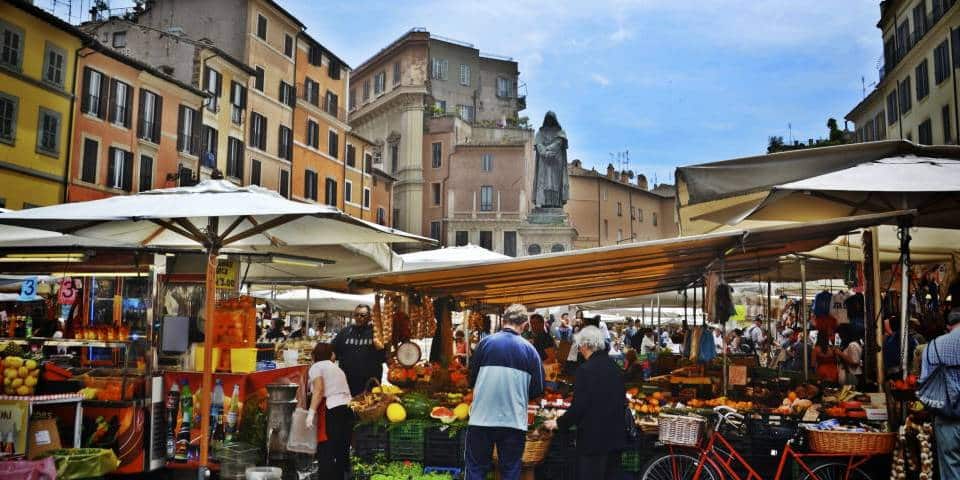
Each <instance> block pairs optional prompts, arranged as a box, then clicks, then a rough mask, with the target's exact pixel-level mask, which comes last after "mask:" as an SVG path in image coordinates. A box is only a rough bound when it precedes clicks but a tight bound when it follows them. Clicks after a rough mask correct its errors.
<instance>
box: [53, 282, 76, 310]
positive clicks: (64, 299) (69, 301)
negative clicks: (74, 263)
mask: <svg viewBox="0 0 960 480" xmlns="http://www.w3.org/2000/svg"><path fill="white" fill-rule="evenodd" d="M76 301H77V287H76V284H75V283H74V281H73V279H72V278H70V277H64V278H62V279H61V280H60V293H58V294H57V303H59V304H60V305H73V304H74V303H75V302H76Z"/></svg>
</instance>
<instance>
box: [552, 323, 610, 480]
mask: <svg viewBox="0 0 960 480" xmlns="http://www.w3.org/2000/svg"><path fill="white" fill-rule="evenodd" d="M577 345H578V348H579V349H580V354H581V355H583V357H584V358H586V362H584V363H583V364H582V365H580V367H579V368H578V369H577V372H576V380H575V382H574V387H573V388H574V390H573V403H571V404H570V409H569V410H567V411H566V413H564V414H563V415H561V416H560V417H558V418H557V419H556V420H551V421H548V422H547V423H546V426H547V428H559V429H563V430H567V429H569V428H570V427H571V426H574V425H576V427H577V478H578V479H582V480H598V479H612V478H618V477H617V473H618V470H619V465H620V452H621V451H622V450H623V448H624V447H625V446H626V440H627V437H626V424H625V423H624V422H625V420H624V409H625V408H626V403H625V402H626V392H625V388H624V385H623V378H622V377H621V372H620V369H619V368H617V365H616V364H615V363H613V360H611V359H610V357H609V356H608V355H607V352H606V351H605V348H606V338H605V337H604V335H603V331H601V330H600V329H599V328H597V327H595V326H587V327H585V328H584V329H583V330H581V331H580V333H579V334H578V336H577Z"/></svg>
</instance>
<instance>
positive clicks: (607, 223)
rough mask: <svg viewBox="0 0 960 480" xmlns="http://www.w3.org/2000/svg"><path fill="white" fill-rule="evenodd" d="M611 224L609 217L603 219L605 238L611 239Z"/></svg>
mask: <svg viewBox="0 0 960 480" xmlns="http://www.w3.org/2000/svg"><path fill="white" fill-rule="evenodd" d="M609 227H610V224H609V222H607V219H603V238H606V239H608V240H609V239H610V229H609Z"/></svg>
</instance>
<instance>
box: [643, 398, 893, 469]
mask: <svg viewBox="0 0 960 480" xmlns="http://www.w3.org/2000/svg"><path fill="white" fill-rule="evenodd" d="M713 410H714V412H716V413H717V416H718V419H717V423H716V426H715V427H714V429H713V431H712V433H711V434H710V435H709V436H708V437H707V439H706V442H705V443H704V442H703V441H701V442H700V445H697V446H696V447H681V446H668V448H667V452H666V453H664V454H663V455H660V456H659V457H656V458H654V459H653V460H651V461H650V462H649V463H648V464H647V466H646V468H645V469H644V471H643V475H641V477H640V478H641V479H642V480H727V479H729V480H765V478H764V477H763V476H761V475H760V474H759V473H757V471H756V470H755V469H754V468H753V466H751V465H750V463H749V462H747V461H746V460H744V458H743V457H742V456H741V455H740V453H739V452H737V449H736V448H735V447H734V446H733V445H732V444H731V443H730V441H728V440H727V439H726V438H725V437H724V436H723V434H722V433H721V429H722V428H723V427H724V426H729V427H730V428H734V429H738V430H741V431H742V430H743V420H744V418H743V415H740V414H739V413H737V412H736V411H735V410H734V409H732V408H730V407H725V406H721V407H716V408H714V409H713ZM791 442H792V441H791ZM791 442H787V444H786V446H785V447H784V449H783V452H782V453H781V454H780V461H779V464H778V466H777V474H776V476H775V477H774V480H780V479H781V478H782V475H783V473H784V471H785V468H786V467H787V460H788V459H791V460H793V461H794V462H796V464H797V467H798V471H799V477H798V478H797V480H871V477H870V475H868V474H867V473H866V472H865V471H864V470H863V469H861V468H860V467H862V466H863V465H864V464H865V463H867V462H868V461H869V460H870V459H871V458H872V457H873V456H874V455H872V454H870V455H848V454H830V453H803V452H798V451H796V450H794V449H793V447H792V445H791ZM806 459H816V460H817V461H815V462H813V464H810V463H807V461H806Z"/></svg>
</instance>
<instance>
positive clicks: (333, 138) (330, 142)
mask: <svg viewBox="0 0 960 480" xmlns="http://www.w3.org/2000/svg"><path fill="white" fill-rule="evenodd" d="M327 154H329V155H330V156H331V157H333V158H340V136H339V135H337V132H335V131H333V130H330V131H329V133H328V134H327Z"/></svg>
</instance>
